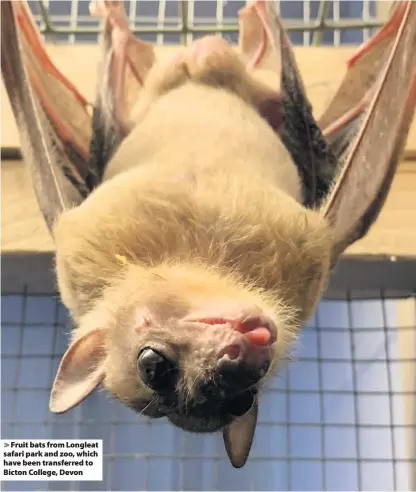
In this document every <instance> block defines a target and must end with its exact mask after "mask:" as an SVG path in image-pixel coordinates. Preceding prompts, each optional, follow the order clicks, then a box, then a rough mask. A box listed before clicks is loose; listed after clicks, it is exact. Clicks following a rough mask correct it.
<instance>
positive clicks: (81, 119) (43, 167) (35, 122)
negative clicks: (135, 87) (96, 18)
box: [1, 2, 91, 230]
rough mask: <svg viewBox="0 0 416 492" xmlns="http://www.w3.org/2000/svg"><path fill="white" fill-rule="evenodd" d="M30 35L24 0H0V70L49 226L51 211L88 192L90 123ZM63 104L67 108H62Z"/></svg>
mask: <svg viewBox="0 0 416 492" xmlns="http://www.w3.org/2000/svg"><path fill="white" fill-rule="evenodd" d="M26 9H27V10H26ZM22 25H23V26H24V27H23V28H22ZM36 36H37V33H36V31H34V29H33V25H32V24H31V17H30V12H29V14H28V7H27V4H26V3H25V2H1V71H2V76H3V80H4V84H5V87H6V90H7V93H8V95H9V98H10V102H11V107H12V109H13V113H14V116H15V118H16V122H17V126H18V130H19V134H20V140H21V146H22V154H23V157H24V159H25V162H26V164H27V165H28V167H29V169H30V173H31V176H32V181H33V185H34V189H35V193H36V196H37V199H38V202H39V206H40V209H41V211H42V213H43V215H44V217H45V221H46V223H47V225H48V227H49V229H50V230H52V228H53V224H54V222H55V220H56V217H57V216H58V215H59V214H60V213H61V212H62V211H63V210H65V209H66V208H68V207H70V206H73V205H75V204H78V203H80V202H81V201H82V199H83V198H84V197H85V196H86V194H87V193H88V186H87V184H86V181H87V179H86V178H87V176H88V169H87V167H86V157H87V156H88V147H87V146H88V143H89V142H88V128H90V126H91V123H90V117H89V115H88V113H87V112H86V108H85V102H84V101H83V100H82V98H81V96H80V94H79V93H77V92H76V91H75V90H74V89H73V87H72V86H71V85H70V84H69V83H67V81H66V80H65V79H64V78H63V76H62V75H61V74H60V73H59V72H58V71H57V70H54V69H53V68H54V67H53V66H52V67H53V68H52V67H51V62H50V60H49V59H48V58H47V57H46V54H45V52H44V50H43V47H42V45H41V43H40V42H39V41H40V40H39V39H37V38H36ZM80 98H81V99H80ZM64 104H68V105H69V106H70V108H71V110H70V111H68V112H65V111H63V110H62V107H63V105H64ZM79 127H81V128H83V129H84V130H85V132H86V133H85V134H84V133H82V131H81V130H80V128H79Z"/></svg>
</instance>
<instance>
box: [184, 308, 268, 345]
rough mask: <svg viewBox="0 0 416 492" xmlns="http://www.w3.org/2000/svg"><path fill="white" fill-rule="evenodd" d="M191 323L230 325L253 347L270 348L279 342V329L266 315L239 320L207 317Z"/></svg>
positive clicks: (244, 317)
mask: <svg viewBox="0 0 416 492" xmlns="http://www.w3.org/2000/svg"><path fill="white" fill-rule="evenodd" d="M189 321H196V322H198V323H204V324H206V325H214V326H216V325H228V326H231V328H232V329H233V330H235V331H236V332H238V333H241V334H242V335H243V337H244V338H245V339H246V340H247V341H248V342H250V343H251V344H252V345H256V346H259V347H261V346H262V347H270V346H271V345H273V344H274V343H275V342H276V340H277V327H276V325H275V324H274V323H273V321H272V320H271V319H270V318H269V317H268V316H265V315H249V316H244V315H243V316H241V317H240V318H238V319H229V318H225V317H206V318H199V319H194V320H189Z"/></svg>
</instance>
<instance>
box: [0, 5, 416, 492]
mask: <svg viewBox="0 0 416 492" xmlns="http://www.w3.org/2000/svg"><path fill="white" fill-rule="evenodd" d="M244 3H245V2H242V1H228V2H227V1H196V2H176V1H173V0H168V1H163V0H159V1H144V2H142V1H140V2H139V1H137V2H135V1H130V2H125V5H126V10H127V13H128V16H129V20H130V23H131V27H132V28H133V29H134V30H135V31H136V32H137V33H139V32H140V35H141V37H142V38H144V39H146V40H148V41H151V42H154V43H158V44H170V43H178V42H182V43H186V42H190V41H191V40H192V39H194V38H195V37H198V36H200V35H202V34H204V33H206V32H212V31H219V32H221V33H222V34H223V36H224V37H226V38H227V39H229V40H231V41H234V40H236V16H237V11H238V10H239V8H241V7H242V6H243V5H244ZM277 3H278V7H279V9H280V13H281V15H282V17H283V19H284V22H285V25H286V27H287V28H288V29H289V31H290V36H291V40H292V42H293V43H294V44H305V45H310V44H326V45H335V46H338V45H342V44H346V43H348V44H350V43H354V44H358V43H360V42H361V41H363V40H364V39H366V38H367V37H368V36H369V35H371V34H372V29H373V27H374V26H376V25H379V23H380V19H379V17H378V15H377V8H376V7H377V3H376V2H375V1H348V2H346V1H344V2H341V1H331V2H329V1H328V2H322V1H321V2H318V1H313V0H310V1H308V0H305V1H304V2H293V1H292V0H290V1H280V2H277ZM30 4H31V7H32V8H33V11H34V12H35V13H36V18H37V21H38V22H39V25H40V26H41V28H42V30H43V32H44V34H45V36H46V38H47V40H48V41H49V42H63V43H87V42H93V43H94V42H97V39H98V35H97V29H98V23H97V21H95V20H92V19H91V17H89V15H88V2H85V1H83V2H76V1H71V2H70V1H49V2H43V5H44V7H45V10H44V11H43V14H42V10H41V11H39V10H38V7H39V2H35V1H32V2H30ZM45 13H46V14H45ZM328 29H329V30H328ZM415 287H416V285H415ZM346 296H347V300H345V301H329V300H324V301H323V302H322V303H321V304H320V306H319V308H318V310H317V312H316V315H315V316H314V318H313V319H312V320H311V321H310V323H309V324H308V326H307V327H305V329H304V330H303V332H302V335H301V338H300V342H299V345H298V347H297V348H296V350H295V354H294V356H295V359H296V361H295V362H294V363H292V364H291V365H290V366H289V367H288V368H287V370H285V371H283V372H282V373H280V374H279V375H278V376H276V377H275V378H274V379H273V381H271V384H270V387H269V388H268V390H267V392H266V393H265V394H264V395H263V398H262V401H261V408H260V415H259V426H258V429H257V435H256V439H255V442H254V446H253V450H252V453H251V457H250V460H249V461H248V463H247V465H246V466H245V467H244V468H243V469H241V470H238V471H236V470H234V469H232V468H231V467H230V465H229V463H228V460H227V458H226V455H225V452H224V450H223V445H222V441H221V437H220V436H219V435H204V436H200V435H199V436H198V435H192V434H189V433H185V432H183V431H181V430H178V429H176V428H174V427H173V426H172V425H170V424H168V423H166V422H164V421H163V419H160V420H156V421H153V422H151V421H149V420H148V419H146V418H144V417H142V416H138V415H137V414H135V413H134V412H133V411H130V410H128V409H126V408H125V407H123V406H121V405H120V404H118V403H116V402H114V401H112V400H110V399H109V398H108V397H106V396H105V395H104V394H103V393H96V394H94V395H92V396H91V397H89V398H88V399H87V400H86V401H84V402H83V403H82V404H81V405H80V406H78V407H77V408H76V409H74V410H72V411H71V412H69V413H68V414H64V415H53V414H51V413H50V412H49V410H48V400H49V391H50V386H51V383H52V381H53V378H54V375H55V372H56V369H57V366H58V363H59V360H60V357H61V356H62V354H63V352H64V350H65V349H66V346H67V341H68V336H67V335H68V330H69V328H68V326H69V325H68V313H67V312H66V310H65V308H64V307H63V306H62V304H61V303H60V302H59V300H58V299H57V298H56V296H54V295H43V296H41V295H32V294H30V295H29V294H28V293H27V292H22V293H21V295H6V294H4V295H2V335H1V340H2V357H1V373H2V400H1V411H2V417H1V420H2V426H1V427H2V437H3V438H14V439H17V438H33V439H35V438H48V439H51V438H58V439H59V438H61V439H62V438H92V439H93V438H94V439H103V443H104V480H103V482H99V483H98V482H76V481H72V482H50V483H47V482H44V483H42V482H4V483H3V484H2V489H3V490H357V491H364V490H410V489H411V488H412V485H413V486H415V485H416V482H415V481H413V482H412V473H413V474H414V471H412V470H414V469H415V466H416V463H415V457H414V456H413V455H412V454H411V452H410V451H409V449H410V444H409V443H411V441H412V439H413V441H414V436H415V432H416V430H415V421H414V420H413V421H412V419H411V418H409V405H412V402H414V400H415V397H414V394H413V393H412V391H413V390H414V386H412V384H413V383H412V384H409V383H408V380H407V379H406V378H405V377H404V375H403V374H404V372H406V374H413V375H414V374H416V360H415V359H414V358H413V356H414V355H415V352H416V347H414V349H413V350H410V351H409V353H410V354H411V355H410V356H406V357H405V356H404V355H403V350H402V349H401V345H403V342H400V340H408V339H409V340H414V337H413V338H412V337H410V338H409V337H407V336H406V335H407V334H409V333H413V332H414V331H415V328H416V327H415V326H414V323H412V322H410V321H405V322H403V321H402V320H400V319H399V316H398V310H399V304H400V303H401V302H403V301H398V300H395V299H384V298H383V295H382V293H380V296H379V298H378V299H375V300H374V299H373V300H371V301H369V300H367V301H362V300H353V297H354V293H347V294H346ZM415 305H416V303H415ZM415 318H416V316H415V317H414V318H413V319H415ZM412 354H413V356H412ZM404 366H406V371H404ZM413 404H414V403H413ZM412 436H413V437H412Z"/></svg>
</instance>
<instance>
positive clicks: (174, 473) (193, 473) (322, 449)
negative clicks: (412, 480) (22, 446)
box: [1, 296, 416, 491]
mask: <svg viewBox="0 0 416 492" xmlns="http://www.w3.org/2000/svg"><path fill="white" fill-rule="evenodd" d="M395 310H396V303H395V301H390V300H389V301H381V300H376V301H366V302H363V301H351V302H350V303H347V302H334V301H324V302H322V303H321V305H320V307H319V309H318V311H317V316H316V317H315V318H314V319H313V320H312V321H311V323H310V325H309V326H308V327H306V328H305V330H304V332H303V335H302V337H301V342H300V344H299V346H298V347H297V349H296V354H297V359H298V360H297V362H294V363H293V364H292V365H291V367H290V369H289V371H287V373H285V374H280V375H279V376H278V377H276V378H275V379H274V380H273V381H272V382H271V385H270V389H269V391H268V392H267V393H266V394H265V395H264V397H263V399H262V402H261V410H260V424H259V426H258V429H257V435H256V439H255V443H254V446H253V450H252V454H251V459H250V460H249V462H248V464H247V465H246V467H245V468H243V469H241V470H234V469H232V468H231V466H230V465H229V464H228V462H227V460H226V458H225V454H224V451H223V449H222V442H221V438H220V436H219V435H210V436H195V435H192V434H188V433H185V432H183V431H180V430H178V429H176V428H174V427H173V426H171V425H170V424H168V423H166V422H164V421H163V420H160V421H155V422H154V423H150V422H148V421H147V420H146V419H145V418H143V417H140V416H138V415H136V414H135V413H134V412H133V411H130V410H128V409H125V408H124V407H123V406H121V404H118V403H116V402H114V401H112V400H110V399H109V398H107V397H105V396H104V395H103V394H95V395H93V396H92V397H90V398H89V399H87V400H86V401H85V402H84V403H83V404H82V405H80V407H79V408H77V409H75V410H73V411H72V412H69V413H68V414H64V415H52V414H51V413H49V411H48V398H49V389H50V385H51V383H52V380H53V376H54V372H55V370H56V367H57V364H58V362H59V359H60V356H61V355H62V353H63V351H64V350H65V347H66V343H67V316H66V312H65V310H64V308H63V307H62V306H61V305H60V304H59V302H57V301H56V300H55V299H54V298H52V297H30V296H29V297H19V296H3V297H2V337H1V341H2V346H1V349H2V364H1V369H2V401H1V410H2V415H1V418H2V437H3V438H80V437H82V438H102V439H103V440H104V451H105V465H104V481H103V482H102V483H101V482H100V483H94V482H84V483H82V482H81V483H76V482H62V483H60V482H59V483H58V482H54V483H52V482H51V485H50V489H51V490H287V489H289V490H305V491H306V490H357V491H358V490H406V489H408V487H409V485H408V482H407V481H408V477H409V468H408V462H406V460H408V456H407V454H406V453H407V450H406V435H405V433H406V428H405V427H404V426H403V425H404V424H405V421H404V412H403V395H401V394H400V392H401V391H402V388H401V381H402V378H401V374H400V362H399V359H398V353H397V350H398V349H397V333H396V312H395ZM352 321H353V322H354V324H352ZM386 351H387V352H388V358H387V357H386ZM394 361H396V362H394ZM415 369H416V367H415ZM392 392H394V394H392ZM391 408H392V413H393V415H392V414H391ZM393 423H394V426H393ZM3 490H27V491H29V490H30V491H31V490H48V484H47V483H46V482H45V483H44V484H42V483H41V482H36V483H31V482H5V483H4V484H3Z"/></svg>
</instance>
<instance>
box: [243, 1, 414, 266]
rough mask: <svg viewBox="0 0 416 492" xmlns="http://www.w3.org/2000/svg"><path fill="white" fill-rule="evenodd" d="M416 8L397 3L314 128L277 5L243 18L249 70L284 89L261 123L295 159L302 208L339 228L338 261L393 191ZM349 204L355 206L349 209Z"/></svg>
mask: <svg viewBox="0 0 416 492" xmlns="http://www.w3.org/2000/svg"><path fill="white" fill-rule="evenodd" d="M415 11H416V3H415V2H412V1H403V2H397V3H396V4H395V6H394V9H393V13H392V16H391V18H390V20H389V21H388V22H387V23H386V25H385V26H384V27H383V28H382V29H381V30H380V31H379V32H378V33H377V34H376V35H375V36H374V37H373V38H372V39H370V40H369V41H368V42H367V43H364V44H363V45H362V46H361V47H360V49H359V50H358V52H357V53H356V54H355V56H354V57H352V58H351V60H350V61H349V64H348V71H347V74H346V76H345V78H344V80H343V81H342V83H341V85H340V87H339V90H338V91H337V92H336V94H335V96H334V97H333V99H332V101H331V102H330V104H329V106H328V108H327V109H326V111H325V112H324V114H323V115H322V117H321V118H320V119H319V121H318V122H317V121H316V120H315V118H314V116H313V114H312V108H311V105H310V103H309V101H308V98H307V96H306V92H305V88H304V85H303V82H302V79H301V76H300V73H299V71H298V69H297V66H296V62H295V59H294V56H293V51H292V48H291V44H290V41H289V40H288V37H287V35H286V33H285V31H284V28H283V27H282V24H281V22H280V19H279V17H278V15H277V13H276V12H275V7H274V4H273V2H264V1H257V2H255V3H254V4H252V5H250V6H249V7H246V8H245V9H243V11H242V12H241V13H240V45H241V50H242V53H243V55H244V56H246V58H247V61H248V64H249V65H251V66H252V67H259V68H263V67H265V68H272V69H273V70H275V71H276V73H277V74H278V79H279V82H280V85H279V87H278V88H277V90H278V91H279V93H280V101H281V103H280V106H277V107H276V102H275V100H273V101H270V102H269V107H267V104H268V103H267V102H266V109H265V110H264V111H263V116H264V117H265V118H266V119H267V120H268V121H269V123H270V124H271V126H272V127H273V128H275V125H274V120H276V116H274V119H272V120H270V118H269V115H270V114H272V113H273V112H276V111H277V112H279V113H282V115H283V117H282V118H281V121H282V124H281V127H280V128H279V129H278V130H277V131H278V132H279V133H280V135H281V137H282V140H283V142H284V144H285V145H286V147H287V148H288V150H289V152H290V153H291V155H292V158H293V160H294V162H295V164H296V166H297V168H298V170H299V174H300V176H301V178H302V182H303V185H304V193H305V196H304V205H305V206H307V207H311V208H315V209H319V210H320V212H321V213H322V214H323V215H324V216H326V217H327V219H328V220H329V222H330V223H331V225H332V226H333V229H334V234H335V244H334V262H336V260H337V258H338V257H339V255H340V254H341V253H342V252H343V251H344V250H345V248H346V247H347V246H349V245H350V244H352V243H353V242H355V241H357V240H358V239H360V238H362V237H363V236H364V235H365V234H366V233H367V232H368V230H369V228H370V227H371V225H372V224H373V223H374V221H375V220H376V218H377V216H378V214H379V212H380V210H381V208H382V206H383V203H384V201H385V198H386V196H387V194H388V192H389V189H390V185H391V183H392V180H393V177H394V174H395V170H396V168H397V164H398V161H399V159H400V155H401V153H402V150H403V147H404V145H405V142H406V138H407V134H408V132H409V129H410V125H411V122H412V119H413V116H414V111H415V104H416V96H415V93H416V49H415V46H416V12H415ZM351 204H354V206H353V207H352V206H351Z"/></svg>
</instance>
